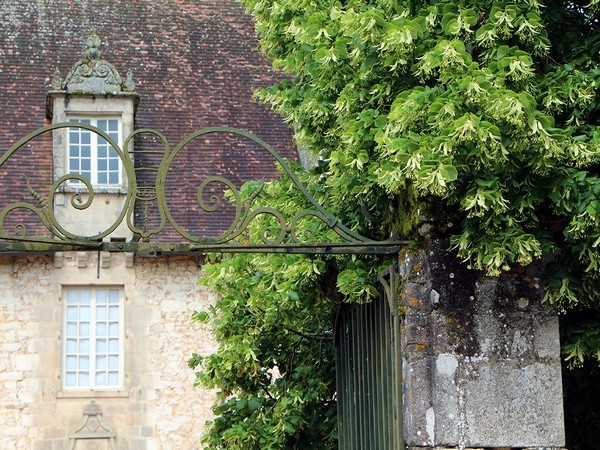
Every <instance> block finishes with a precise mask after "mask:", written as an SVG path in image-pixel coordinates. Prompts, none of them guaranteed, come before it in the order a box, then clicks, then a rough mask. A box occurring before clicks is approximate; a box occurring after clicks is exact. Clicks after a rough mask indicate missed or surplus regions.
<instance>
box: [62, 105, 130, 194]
mask: <svg viewBox="0 0 600 450" xmlns="http://www.w3.org/2000/svg"><path fill="white" fill-rule="evenodd" d="M67 118H68V121H69V122H78V121H82V120H86V121H89V122H90V125H93V126H95V127H98V123H99V121H101V120H116V121H117V127H118V130H117V139H115V140H116V142H117V144H118V145H119V146H122V140H123V139H122V137H123V121H122V117H121V116H120V115H112V114H111V115H91V114H69V115H68V116H67ZM98 128H100V127H98ZM103 131H105V130H103ZM74 133H75V134H79V137H80V138H81V136H82V135H89V137H90V143H89V144H88V145H89V147H90V169H89V172H90V179H89V181H90V183H91V184H92V186H100V187H108V188H110V187H121V186H123V162H122V161H121V158H119V157H118V156H117V165H118V166H117V168H116V172H117V182H116V183H108V182H107V183H99V182H98V177H99V172H100V170H99V168H98V160H99V157H98V153H99V147H100V145H104V144H99V139H100V138H101V136H100V135H99V134H96V133H94V132H91V131H88V130H86V129H83V128H77V127H73V128H68V130H67V133H66V134H67V145H66V149H65V151H66V154H65V165H66V173H68V174H79V175H80V174H81V173H82V172H83V170H81V169H80V170H72V169H71V161H72V159H71V145H72V144H73V145H78V144H81V142H79V143H72V142H71V138H72V135H73V134H74ZM109 134H110V133H109ZM108 147H110V146H108ZM107 151H108V149H107ZM108 163H109V161H107V164H108ZM102 172H107V174H108V175H107V176H110V168H107V169H106V170H105V169H103V170H102ZM68 184H69V185H70V186H82V183H81V182H79V181H78V180H70V181H69V183H68Z"/></svg>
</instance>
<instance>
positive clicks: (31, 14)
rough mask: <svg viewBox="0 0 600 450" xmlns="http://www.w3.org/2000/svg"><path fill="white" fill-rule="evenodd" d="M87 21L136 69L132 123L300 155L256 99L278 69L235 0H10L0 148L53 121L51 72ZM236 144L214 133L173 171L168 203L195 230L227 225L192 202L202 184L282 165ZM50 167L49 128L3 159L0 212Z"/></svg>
mask: <svg viewBox="0 0 600 450" xmlns="http://www.w3.org/2000/svg"><path fill="white" fill-rule="evenodd" d="M92 28H95V29H96V30H97V32H98V35H99V36H100V37H101V39H102V46H101V48H100V50H101V51H102V57H103V58H104V59H106V60H108V61H110V62H111V63H112V64H114V66H115V67H116V68H117V69H118V70H119V72H120V73H121V76H123V77H125V74H126V73H127V71H129V70H131V71H132V72H133V77H134V81H135V90H136V92H137V93H138V94H139V95H140V103H139V107H138V112H137V116H136V128H143V127H149V128H154V129H157V130H159V131H161V132H163V133H164V134H165V135H166V136H167V138H168V139H169V141H170V142H171V144H172V145H175V144H176V143H177V142H179V141H180V140H181V139H183V138H184V136H186V135H187V134H189V133H191V132H193V131H195V130H198V129H201V128H204V127H207V126H216V125H226V126H232V127H236V128H241V129H244V130H247V131H250V132H252V133H254V134H256V135H258V136H259V137H261V138H262V139H264V140H265V141H266V142H268V143H269V144H271V145H272V146H273V147H274V148H275V149H276V150H277V151H279V152H280V153H282V154H283V155H284V156H286V157H290V158H294V159H296V158H297V155H296V151H295V149H294V147H293V145H292V141H291V133H290V131H289V130H288V128H287V126H286V125H285V124H284V123H283V121H282V120H281V119H280V118H279V117H278V116H276V115H275V114H274V113H272V112H270V111H268V109H267V108H266V107H264V106H261V105H257V104H256V103H254V102H253V101H252V100H251V96H252V93H253V92H254V91H255V90H256V89H258V88H260V87H265V86H268V85H270V84H272V83H273V82H274V81H275V80H276V79H277V77H278V76H281V75H279V74H276V73H274V72H273V70H272V69H271V66H270V63H269V62H268V61H267V60H266V59H265V58H264V57H263V56H262V55H261V53H260V51H259V50H258V44H257V39H256V37H255V35H254V30H253V24H252V21H251V18H250V17H248V16H246V15H245V14H244V13H243V6H242V5H241V4H239V3H238V1H237V0H198V1H194V2H186V1H173V0H157V1H111V2H99V1H93V0H90V1H85V2H74V1H71V0H47V1H45V2H23V1H21V0H4V1H3V6H2V8H0V100H1V104H2V106H1V108H2V109H1V110H0V154H3V153H4V152H5V151H6V150H7V149H8V148H9V147H10V146H11V145H12V144H14V143H15V142H16V141H17V140H19V139H20V138H22V137H23V136H25V135H27V134H28V133H30V132H31V131H33V130H35V129H36V128H38V127H40V126H43V125H45V124H48V123H49V121H48V119H46V113H45V106H46V94H47V92H48V91H49V90H50V82H51V80H52V77H53V74H54V71H55V69H56V68H58V69H59V70H60V72H61V74H62V76H63V77H64V76H65V75H66V73H67V72H68V70H69V69H70V68H71V67H72V66H73V64H74V63H75V62H76V61H77V60H79V59H80V58H81V57H82V55H83V51H84V49H85V41H86V39H87V36H88V34H89V31H90V30H91V29H92ZM151 141H152V139H149V138H148V137H146V138H141V139H138V140H137V141H136V150H142V149H150V148H157V146H156V144H153V143H152V142H151ZM233 141H237V142H239V140H238V139H233ZM234 143H235V142H234ZM230 144H231V142H225V141H223V140H220V139H217V138H214V137H207V138H206V139H204V138H202V139H199V140H197V141H194V142H193V143H192V145H189V146H187V147H186V148H185V149H184V151H182V153H181V154H180V156H179V157H178V158H177V160H176V164H174V166H173V167H172V169H171V170H170V171H169V176H168V179H167V187H168V189H169V196H170V197H171V201H170V202H169V207H170V208H171V209H172V210H173V211H178V212H177V213H175V212H174V216H175V218H176V220H178V222H181V224H182V225H184V226H185V227H187V228H189V229H190V230H192V229H195V230H196V231H197V232H202V233H205V234H208V235H214V234H218V232H219V229H220V228H222V227H223V220H224V219H225V218H223V217H221V218H218V220H214V219H212V218H200V217H199V216H198V211H197V209H198V208H197V206H196V207H195V208H192V205H196V203H195V198H196V189H197V187H198V185H199V183H200V182H201V180H202V179H204V178H206V176H207V175H221V176H226V177H227V178H229V179H231V180H232V181H233V182H234V183H235V184H236V185H237V186H239V185H240V184H241V182H242V181H244V180H248V179H261V178H263V177H265V178H271V177H273V176H274V174H275V172H274V164H273V163H272V162H271V160H270V158H268V157H266V156H264V155H263V154H262V152H258V151H257V148H256V147H253V146H248V145H241V144H240V145H237V146H232V145H230ZM51 168H52V148H51V136H50V135H49V134H47V135H45V136H43V137H40V138H38V139H36V141H35V142H34V143H32V144H30V145H28V146H26V147H25V148H23V149H21V150H20V151H19V153H18V154H15V155H13V156H12V157H11V158H10V160H9V162H8V163H7V164H5V165H4V166H2V167H0V180H1V183H2V188H1V189H0V209H1V208H4V207H5V206H6V204H7V203H8V202H14V201H19V200H23V201H27V202H32V201H33V202H35V200H33V198H32V196H31V194H30V193H29V192H28V191H27V189H26V186H25V176H27V177H29V178H30V180H31V185H32V186H33V188H34V189H35V190H36V191H37V192H40V193H41V194H42V195H43V194H44V193H47V192H48V188H49V186H50V185H51V184H52V173H51V170H52V169H51ZM209 168H214V170H213V169H211V170H210V171H209Z"/></svg>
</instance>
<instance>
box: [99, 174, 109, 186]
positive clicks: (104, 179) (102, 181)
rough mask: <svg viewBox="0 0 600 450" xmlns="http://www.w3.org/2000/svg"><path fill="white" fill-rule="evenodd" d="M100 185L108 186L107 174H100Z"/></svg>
mask: <svg viewBox="0 0 600 450" xmlns="http://www.w3.org/2000/svg"><path fill="white" fill-rule="evenodd" d="M98 184H108V178H107V176H106V173H102V172H100V173H98Z"/></svg>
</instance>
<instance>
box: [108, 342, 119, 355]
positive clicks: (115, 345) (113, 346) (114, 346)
mask: <svg viewBox="0 0 600 450" xmlns="http://www.w3.org/2000/svg"><path fill="white" fill-rule="evenodd" d="M108 351H109V352H110V353H119V340H118V339H109V340H108Z"/></svg>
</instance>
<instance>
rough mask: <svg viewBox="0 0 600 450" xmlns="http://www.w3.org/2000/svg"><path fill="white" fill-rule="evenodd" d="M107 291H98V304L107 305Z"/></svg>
mask: <svg viewBox="0 0 600 450" xmlns="http://www.w3.org/2000/svg"><path fill="white" fill-rule="evenodd" d="M106 294H107V291H106V289H97V290H96V303H98V304H105V303H106Z"/></svg>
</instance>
